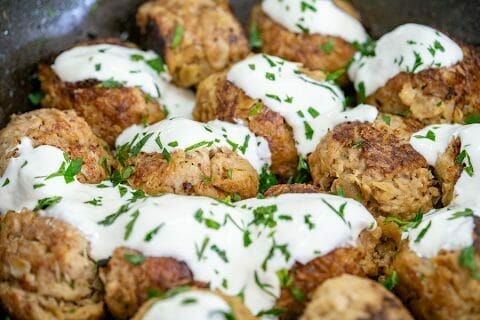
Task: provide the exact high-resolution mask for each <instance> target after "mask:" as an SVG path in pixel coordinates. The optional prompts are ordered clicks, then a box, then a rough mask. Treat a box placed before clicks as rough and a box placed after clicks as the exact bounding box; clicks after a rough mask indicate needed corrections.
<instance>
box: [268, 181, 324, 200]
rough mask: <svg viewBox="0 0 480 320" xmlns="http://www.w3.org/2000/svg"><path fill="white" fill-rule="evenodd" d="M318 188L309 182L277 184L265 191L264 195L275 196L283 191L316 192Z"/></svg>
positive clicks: (318, 190)
mask: <svg viewBox="0 0 480 320" xmlns="http://www.w3.org/2000/svg"><path fill="white" fill-rule="evenodd" d="M318 192H320V189H319V188H318V187H317V186H314V185H311V184H300V183H297V184H277V185H275V186H272V187H270V188H269V189H268V190H267V191H266V192H265V197H275V196H279V195H281V194H284V193H318Z"/></svg>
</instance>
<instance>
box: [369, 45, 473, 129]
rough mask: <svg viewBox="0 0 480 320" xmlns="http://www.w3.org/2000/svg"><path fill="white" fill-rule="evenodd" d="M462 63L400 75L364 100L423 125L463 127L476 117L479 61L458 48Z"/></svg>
mask: <svg viewBox="0 0 480 320" xmlns="http://www.w3.org/2000/svg"><path fill="white" fill-rule="evenodd" d="M462 49H463V53H464V59H463V60H462V61H461V62H459V63H457V64H456V65H454V66H452V67H449V68H437V69H428V70H424V71H421V72H419V73H417V74H411V73H406V72H403V73H400V74H398V75H397V76H395V77H394V78H392V79H390V80H389V81H388V82H387V84H386V85H385V86H383V87H381V88H380V89H378V90H377V91H376V92H375V93H373V94H372V95H371V96H369V97H368V98H367V99H366V103H369V104H372V105H374V106H376V107H378V108H379V110H381V111H382V112H387V113H394V114H395V113H407V114H408V117H411V118H414V119H417V120H419V121H421V122H422V123H423V124H425V125H427V124H435V123H450V122H455V123H463V122H464V120H465V117H467V116H469V115H472V114H477V113H480V58H479V57H478V56H477V54H476V52H475V49H473V48H472V47H469V46H462Z"/></svg>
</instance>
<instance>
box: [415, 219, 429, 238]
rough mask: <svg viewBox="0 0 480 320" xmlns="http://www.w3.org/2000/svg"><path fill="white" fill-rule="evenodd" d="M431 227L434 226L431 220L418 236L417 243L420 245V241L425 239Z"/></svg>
mask: <svg viewBox="0 0 480 320" xmlns="http://www.w3.org/2000/svg"><path fill="white" fill-rule="evenodd" d="M431 226H432V220H430V221H429V222H428V224H427V226H426V227H425V228H423V229H422V230H421V231H420V233H419V234H418V236H417V237H416V238H415V243H419V242H420V241H422V239H423V237H425V235H426V234H427V232H428V230H429V229H430V227H431Z"/></svg>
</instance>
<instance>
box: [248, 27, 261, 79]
mask: <svg viewBox="0 0 480 320" xmlns="http://www.w3.org/2000/svg"><path fill="white" fill-rule="evenodd" d="M248 45H249V46H250V48H251V49H258V48H261V47H262V45H263V40H262V35H261V33H260V32H259V30H258V28H257V25H255V24H252V26H251V27H250V30H249V32H248ZM252 70H253V69H252Z"/></svg>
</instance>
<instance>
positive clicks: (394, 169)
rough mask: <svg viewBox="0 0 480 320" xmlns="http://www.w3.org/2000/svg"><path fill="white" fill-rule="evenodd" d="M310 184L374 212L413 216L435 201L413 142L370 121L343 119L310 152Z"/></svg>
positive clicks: (431, 179)
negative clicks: (346, 121)
mask: <svg viewBox="0 0 480 320" xmlns="http://www.w3.org/2000/svg"><path fill="white" fill-rule="evenodd" d="M308 163H309V165H310V172H311V175H312V178H313V181H314V183H315V184H318V185H320V187H321V188H323V189H325V190H327V191H330V192H338V191H339V190H343V192H344V193H345V195H346V196H348V197H350V198H354V199H358V200H359V201H360V202H362V203H363V204H364V205H365V206H366V207H367V208H368V209H369V210H370V211H371V212H372V213H374V214H375V215H376V216H379V215H382V216H396V217H399V218H406V219H409V218H413V216H414V215H415V213H416V212H419V211H422V212H427V211H428V210H430V209H431V208H432V207H433V205H434V204H435V203H436V202H437V200H438V197H439V191H438V189H437V187H436V186H435V180H434V177H433V174H432V172H431V171H430V169H429V167H428V165H427V163H426V160H425V159H424V158H423V157H422V156H421V155H420V154H419V153H418V152H416V151H415V150H414V149H413V148H412V146H411V145H410V144H409V143H408V142H406V141H402V140H401V139H399V138H398V137H396V136H395V135H393V134H391V133H389V132H386V131H384V130H380V129H377V128H376V127H375V126H374V125H372V124H369V123H360V122H351V123H343V124H340V125H338V126H336V127H335V128H334V129H333V130H331V131H330V132H329V133H328V134H327V135H326V136H325V137H324V138H323V139H322V140H321V142H320V143H319V144H318V146H317V148H316V150H315V151H314V152H313V153H312V154H311V155H310V156H309V158H308Z"/></svg>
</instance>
